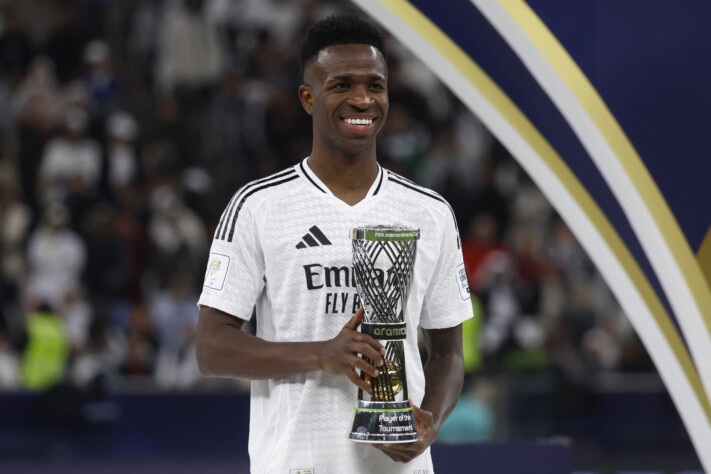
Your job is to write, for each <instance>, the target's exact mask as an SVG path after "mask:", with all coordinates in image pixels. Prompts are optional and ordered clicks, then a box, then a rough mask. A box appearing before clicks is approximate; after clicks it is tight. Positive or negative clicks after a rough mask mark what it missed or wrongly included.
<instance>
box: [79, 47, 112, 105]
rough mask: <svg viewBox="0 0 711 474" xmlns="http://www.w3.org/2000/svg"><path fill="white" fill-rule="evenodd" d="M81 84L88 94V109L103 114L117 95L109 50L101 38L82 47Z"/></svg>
mask: <svg viewBox="0 0 711 474" xmlns="http://www.w3.org/2000/svg"><path fill="white" fill-rule="evenodd" d="M83 60H84V68H85V71H84V73H83V74H82V79H81V81H82V85H83V86H84V88H85V89H86V92H87V95H88V96H89V103H90V110H91V112H92V114H94V115H100V116H102V115H104V113H105V112H106V110H107V109H108V108H110V107H111V106H112V105H113V104H114V103H115V102H116V101H117V100H118V96H119V84H118V80H117V78H116V75H115V73H114V68H113V64H112V57H111V50H110V49H109V45H108V44H106V42H105V41H102V40H92V41H90V42H89V43H87V45H86V46H85V47H84V56H83Z"/></svg>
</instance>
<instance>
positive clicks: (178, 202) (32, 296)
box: [0, 0, 651, 390]
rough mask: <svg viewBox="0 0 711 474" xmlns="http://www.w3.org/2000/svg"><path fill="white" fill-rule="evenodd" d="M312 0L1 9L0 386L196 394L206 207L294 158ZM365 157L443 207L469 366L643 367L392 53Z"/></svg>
mask: <svg viewBox="0 0 711 474" xmlns="http://www.w3.org/2000/svg"><path fill="white" fill-rule="evenodd" d="M351 8H352V7H351V6H350V4H348V3H347V2H344V1H335V0H334V1H316V0H182V1H181V0H122V1H120V2H113V1H109V0H22V1H20V0H15V1H12V0H0V389H18V388H26V389H31V390H41V389H45V388H48V387H51V386H53V385H56V384H57V383H60V382H64V383H71V384H74V385H76V386H79V387H83V386H90V385H91V384H94V383H96V381H97V380H99V379H101V378H102V377H106V376H127V377H143V378H145V379H150V380H151V381H153V382H154V383H156V384H157V385H159V386H162V387H168V388H185V387H191V386H194V385H195V384H199V383H201V377H200V375H199V372H198V370H197V367H196V364H195V358H194V347H193V339H194V331H195V325H196V322H197V307H196V302H197V298H198V295H199V292H200V287H201V285H202V275H203V273H204V269H205V261H206V255H207V251H208V249H209V245H210V240H211V236H212V233H213V231H214V229H215V227H216V224H217V221H218V219H219V215H220V213H221V211H222V209H223V207H224V205H225V204H226V203H227V201H228V200H229V198H230V196H231V195H232V194H233V193H234V192H235V190H236V189H237V188H238V187H240V186H241V185H243V184H244V183H246V182H247V181H249V180H252V179H255V178H258V177H262V176H264V175H266V174H269V173H272V172H276V171H278V170H280V169H282V168H284V167H286V166H289V165H292V164H294V163H296V162H297V161H299V160H300V159H302V158H303V157H305V156H307V155H308V153H309V150H310V146H311V143H310V139H311V133H310V131H311V124H310V120H309V117H308V116H307V115H306V114H305V113H304V112H303V111H302V110H301V108H300V105H299V103H298V99H297V95H296V87H297V85H298V84H299V83H300V72H299V66H298V55H299V44H300V41H301V38H302V36H303V33H304V31H305V28H306V26H307V25H309V24H311V23H313V22H314V21H315V20H317V19H319V18H321V17H323V16H325V15H328V14H332V13H339V12H343V11H346V10H350V9H351ZM388 48H389V64H390V80H389V89H390V100H391V108H390V115H389V120H388V122H387V124H386V128H385V129H384V130H383V131H382V132H381V135H380V136H379V151H378V156H379V159H380V160H381V163H382V164H383V165H384V166H385V167H388V168H390V169H392V170H394V171H396V172H398V173H400V174H403V175H405V176H408V177H410V178H412V179H414V180H415V181H417V182H418V183H420V184H422V185H425V186H428V187H431V188H433V189H435V190H437V191H438V192H440V193H441V194H442V195H443V196H444V197H445V198H446V199H448V200H449V202H450V203H451V204H452V207H453V208H454V211H455V213H456V216H457V219H458V222H459V228H460V231H461V233H462V242H463V252H464V258H465V263H466V268H467V274H468V278H469V284H470V288H471V291H472V294H473V296H474V298H473V302H474V304H475V307H476V310H477V314H478V316H479V318H478V319H477V320H476V322H474V323H473V324H474V326H473V327H468V328H466V332H465V334H466V340H465V345H466V349H467V353H468V370H469V371H470V372H472V373H486V372H492V373H493V372H498V371H502V370H503V371H528V372H537V371H548V372H550V371H554V372H556V373H560V374H561V375H562V376H563V377H565V379H566V380H571V381H576V380H578V381H583V380H585V378H586V377H587V376H588V375H589V374H590V373H593V372H597V371H607V370H648V369H650V368H651V365H650V363H649V359H648V357H647V356H646V354H645V352H644V349H643V348H642V346H641V345H640V343H639V341H638V339H637V338H636V337H635V335H634V332H633V331H632V329H631V328H630V326H629V324H628V323H627V320H626V318H625V317H624V315H623V314H622V313H621V310H620V308H619V307H618V306H617V304H616V302H615V300H614V298H613V297H612V296H611V293H610V291H609V290H608V289H607V287H606V285H605V284H604V282H603V281H602V280H601V278H600V276H599V274H598V273H597V272H596V271H595V269H594V268H593V266H592V264H591V262H590V260H589V259H588V257H587V256H586V255H585V253H584V251H583V250H582V249H581V247H580V245H579V244H578V243H577V241H576V239H575V238H574V236H573V235H572V233H571V232H570V230H569V229H568V227H567V226H566V225H565V223H564V222H562V220H561V219H560V218H559V217H558V216H557V215H556V213H555V212H554V210H553V209H552V208H551V206H550V204H549V203H548V202H547V201H546V199H545V198H544V197H543V195H542V194H541V193H540V191H539V190H538V189H537V188H536V186H535V185H534V184H533V183H532V182H531V181H530V180H529V179H528V178H527V176H526V175H525V174H524V173H523V172H522V171H521V169H520V168H519V166H518V165H517V163H516V162H515V160H514V159H513V158H511V157H510V155H509V154H508V153H507V152H506V151H505V150H504V149H503V148H502V147H501V146H500V145H499V144H498V143H497V142H496V141H495V140H494V139H493V137H492V136H491V135H490V134H489V132H488V131H487V130H486V129H485V128H484V127H483V126H482V124H481V123H480V122H479V121H478V120H477V118H476V117H475V116H474V115H472V114H471V113H470V112H469V111H468V110H467V109H466V108H465V107H463V106H462V105H461V103H460V102H458V100H457V99H456V98H455V97H454V96H452V95H451V93H449V92H448V90H447V89H446V88H445V87H444V86H443V85H442V84H441V83H439V82H438V80H437V79H436V78H435V77H434V76H433V75H432V73H431V72H429V71H428V70H427V69H426V67H424V66H423V65H422V64H421V63H420V62H419V61H417V60H415V59H414V58H413V57H412V55H411V54H410V53H408V51H407V50H406V49H405V48H404V47H403V46H402V45H400V44H398V43H397V42H395V41H393V40H388Z"/></svg>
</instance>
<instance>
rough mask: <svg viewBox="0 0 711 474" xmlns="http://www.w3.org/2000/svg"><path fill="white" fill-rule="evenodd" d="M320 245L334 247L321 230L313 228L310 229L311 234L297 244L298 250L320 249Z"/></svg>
mask: <svg viewBox="0 0 711 474" xmlns="http://www.w3.org/2000/svg"><path fill="white" fill-rule="evenodd" d="M319 245H332V244H331V241H330V240H328V239H327V238H326V236H325V235H323V232H321V229H319V228H318V227H316V226H313V227H311V228H310V229H309V232H308V233H307V234H306V235H304V236H303V237H301V242H299V243H298V244H296V248H297V249H305V248H306V247H318V246H319Z"/></svg>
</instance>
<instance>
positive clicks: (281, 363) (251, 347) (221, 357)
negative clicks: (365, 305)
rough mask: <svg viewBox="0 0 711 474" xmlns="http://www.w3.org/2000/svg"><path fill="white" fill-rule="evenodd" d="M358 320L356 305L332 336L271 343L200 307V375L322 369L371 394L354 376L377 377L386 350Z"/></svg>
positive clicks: (255, 376)
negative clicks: (360, 355)
mask: <svg viewBox="0 0 711 474" xmlns="http://www.w3.org/2000/svg"><path fill="white" fill-rule="evenodd" d="M362 320H363V310H362V309H360V310H358V311H357V312H356V314H354V315H353V317H352V318H351V320H350V321H348V323H346V325H345V326H343V328H342V329H341V332H339V333H338V335H337V336H336V337H334V338H333V339H329V340H327V341H314V342H270V341H266V340H264V339H261V338H259V337H255V336H252V335H250V334H247V333H245V332H243V331H242V320H240V319H238V318H234V317H232V316H230V315H229V314H227V313H225V312H223V311H220V310H217V309H215V308H210V307H208V306H203V307H201V308H200V319H199V320H198V327H197V342H196V344H195V351H196V355H197V361H198V367H199V368H200V371H201V372H202V373H203V374H204V375H208V376H214V377H237V378H246V379H250V380H264V379H276V378H281V377H288V376H290V375H296V374H301V373H305V372H312V371H314V370H323V371H324V372H327V373H329V374H331V375H343V376H346V377H348V379H349V380H350V381H351V382H352V383H353V384H354V385H355V386H357V387H359V388H361V389H363V390H365V391H367V392H370V391H371V387H370V385H369V384H368V383H367V382H366V381H365V380H363V379H361V377H359V376H358V374H357V373H356V369H357V370H360V371H361V372H365V373H367V374H368V375H370V376H371V377H377V376H378V373H379V372H378V369H377V367H379V366H381V365H382V364H383V359H382V355H383V354H385V348H383V347H382V345H381V344H380V343H379V342H378V341H376V340H375V339H373V338H372V337H370V336H368V335H366V334H361V333H360V332H358V331H357V329H358V326H359V325H360V323H361V321H362ZM359 354H363V355H364V356H366V357H367V359H369V360H371V361H374V362H375V365H371V364H370V363H368V362H366V360H365V359H363V358H362V357H359Z"/></svg>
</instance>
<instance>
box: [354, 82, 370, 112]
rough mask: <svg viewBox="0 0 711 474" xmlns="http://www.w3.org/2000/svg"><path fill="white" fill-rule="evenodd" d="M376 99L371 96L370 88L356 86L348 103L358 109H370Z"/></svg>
mask: <svg viewBox="0 0 711 474" xmlns="http://www.w3.org/2000/svg"><path fill="white" fill-rule="evenodd" d="M373 102H375V99H373V97H372V96H371V95H370V93H369V91H368V88H367V87H365V86H355V87H353V88H352V90H351V96H350V97H349V98H348V103H349V104H350V105H352V106H354V107H358V108H361V109H363V108H368V107H370V106H371V105H373Z"/></svg>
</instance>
